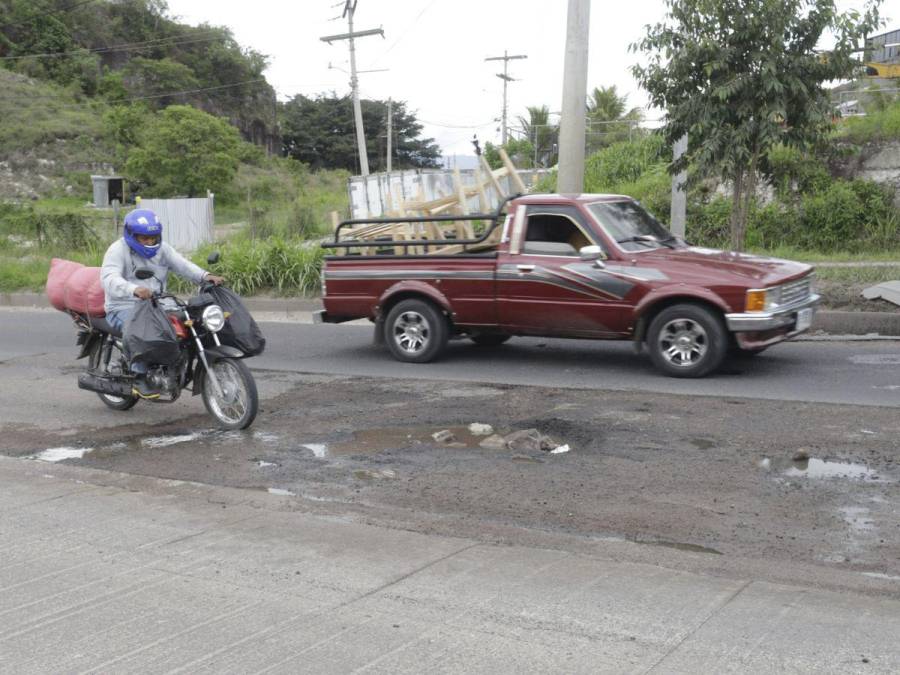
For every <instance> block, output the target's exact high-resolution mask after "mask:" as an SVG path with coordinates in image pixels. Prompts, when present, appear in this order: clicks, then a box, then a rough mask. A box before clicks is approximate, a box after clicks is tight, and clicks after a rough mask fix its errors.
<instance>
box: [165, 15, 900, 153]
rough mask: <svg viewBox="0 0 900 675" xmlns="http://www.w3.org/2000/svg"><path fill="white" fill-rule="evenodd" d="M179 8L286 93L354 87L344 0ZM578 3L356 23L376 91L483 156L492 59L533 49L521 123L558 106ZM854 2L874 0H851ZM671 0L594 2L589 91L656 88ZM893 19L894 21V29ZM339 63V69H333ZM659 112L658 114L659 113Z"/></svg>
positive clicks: (443, 142) (438, 135)
mask: <svg viewBox="0 0 900 675" xmlns="http://www.w3.org/2000/svg"><path fill="white" fill-rule="evenodd" d="M168 2H169V10H170V14H171V15H173V16H174V17H177V18H180V19H181V20H182V21H185V22H187V23H189V24H198V23H203V22H206V23H211V24H214V25H225V26H228V27H229V28H231V30H232V31H233V32H234V35H235V37H236V39H237V40H238V42H239V43H240V44H242V45H243V46H246V47H252V48H253V49H256V50H257V51H260V52H262V53H264V54H266V55H268V57H269V62H270V65H269V69H268V70H267V71H266V77H267V79H268V80H269V82H270V83H271V84H272V85H273V86H274V87H275V88H276V90H277V91H278V95H279V98H280V99H281V100H284V99H286V98H288V97H290V96H292V95H294V94H305V95H314V94H318V93H322V92H331V91H335V92H337V93H338V94H339V95H343V94H346V93H348V92H349V91H350V85H349V80H350V77H349V75H348V74H346V73H345V72H342V70H339V69H343V70H345V71H349V69H350V66H349V54H348V48H347V42H346V41H344V42H338V43H334V45H333V46H329V45H327V44H325V43H323V42H321V41H320V40H319V38H320V37H321V36H323V35H334V34H337V33H345V32H346V31H347V23H346V21H344V20H341V19H340V18H338V19H337V20H332V19H334V18H335V17H339V16H340V14H341V11H342V9H343V2H338V0H295V1H294V2H290V3H288V2H284V1H283V0H281V1H278V0H253V1H252V2H221V0H168ZM567 4H568V3H567V2H566V0H480V1H479V0H403V1H400V0H359V1H358V5H357V10H356V17H355V26H354V29H355V30H366V29H370V28H379V27H381V28H384V33H385V39H382V38H381V37H378V36H375V37H366V38H361V39H359V40H357V41H356V45H357V67H358V68H359V69H360V70H370V69H378V68H388V69H389V71H388V72H377V73H362V74H360V76H359V78H360V93H361V95H362V96H363V97H364V98H376V99H387V98H388V97H393V98H394V99H395V100H402V101H406V102H407V103H408V106H409V109H410V110H412V111H414V112H416V114H417V115H418V118H419V120H420V121H421V122H422V123H423V124H424V126H425V131H424V134H425V135H426V136H430V137H433V138H434V139H435V140H436V141H437V142H438V144H439V145H440V146H441V148H442V150H443V152H444V154H445V155H451V154H454V153H459V154H471V153H472V146H471V144H470V143H469V139H471V137H472V134H473V133H477V134H478V137H479V138H480V139H481V140H482V142H484V141H486V140H491V141H497V140H498V139H499V123H498V122H497V121H495V120H496V119H497V118H499V116H500V111H501V107H502V91H503V88H502V85H503V83H502V81H501V80H500V79H499V78H498V77H496V73H499V72H502V67H503V63H502V62H497V61H491V62H487V63H486V62H485V61H484V59H485V58H486V57H489V56H499V55H502V54H503V51H504V50H507V51H508V52H509V54H527V55H528V58H527V59H525V60H518V61H510V62H509V68H510V70H509V72H510V75H511V76H512V77H515V78H516V79H517V80H518V81H517V82H512V83H510V87H509V115H510V125H512V124H513V122H514V121H515V120H516V118H517V116H519V115H525V113H526V111H525V107H526V106H529V105H547V106H549V108H550V110H551V111H558V110H559V109H560V107H561V99H562V70H563V58H564V49H565V34H566V8H567ZM839 4H840V5H841V6H842V8H848V7H851V6H857V7H859V6H861V5H862V4H863V0H840V2H839ZM898 4H900V0H886V2H885V4H884V6H883V13H884V14H888V15H900V11H897V10H898V9H900V8H898ZM664 6H665V4H664V2H663V0H619V1H613V2H593V3H592V7H591V27H590V57H589V70H588V90H589V91H590V89H591V88H593V87H595V86H601V85H602V86H609V85H613V84H614V85H616V87H617V88H618V90H619V92H620V93H621V94H625V95H627V96H628V102H629V105H632V106H643V105H645V104H646V100H647V99H646V95H645V94H644V92H642V91H641V90H640V88H639V87H638V85H637V83H636V82H635V81H634V80H633V78H632V77H631V74H630V71H629V68H630V66H631V65H633V64H634V63H635V62H636V61H637V59H638V56H637V55H636V54H634V53H631V52H629V50H628V46H629V45H630V44H631V43H632V42H634V41H636V40H637V39H639V38H640V37H641V36H642V34H643V32H644V29H643V27H644V26H645V25H646V24H648V23H655V22H657V21H659V20H661V19H662V18H663V14H664ZM890 27H891V26H889V28H890ZM329 63H330V64H331V65H332V66H333V68H331V69H329ZM655 115H656V113H655V112H653V111H650V113H649V115H648V116H649V117H651V118H652V117H654V116H655Z"/></svg>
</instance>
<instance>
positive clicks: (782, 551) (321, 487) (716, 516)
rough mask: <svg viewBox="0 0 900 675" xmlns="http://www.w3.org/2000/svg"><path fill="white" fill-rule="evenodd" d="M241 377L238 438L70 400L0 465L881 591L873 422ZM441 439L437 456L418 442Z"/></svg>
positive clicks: (886, 498) (890, 434)
mask: <svg viewBox="0 0 900 675" xmlns="http://www.w3.org/2000/svg"><path fill="white" fill-rule="evenodd" d="M257 376H258V379H259V381H260V387H261V391H262V392H263V405H262V411H261V413H260V416H259V418H258V419H257V421H256V423H255V424H254V426H253V427H252V428H251V429H250V430H248V431H244V432H223V431H219V430H216V429H214V428H211V427H210V421H209V418H208V417H206V416H205V415H203V414H202V408H198V407H197V405H196V403H197V402H196V401H193V402H190V403H189V405H187V406H180V405H179V404H176V405H174V406H168V407H164V406H150V405H148V404H141V405H139V406H137V407H136V408H135V409H134V410H132V411H130V412H127V413H116V412H113V411H106V410H105V409H104V408H103V407H102V405H101V404H100V402H99V401H98V400H97V399H96V398H94V397H93V396H92V395H90V394H86V393H80V396H77V397H72V398H71V399H66V400H65V402H64V405H65V406H70V407H71V411H70V412H71V414H72V418H73V419H78V414H77V412H78V410H79V409H81V408H83V409H84V410H85V411H86V413H85V416H86V417H87V418H88V419H90V420H91V423H90V424H85V425H83V426H82V425H78V424H77V423H76V425H75V426H74V427H69V428H59V429H57V430H53V429H52V428H51V429H50V430H46V429H44V428H43V425H40V424H30V423H23V422H22V421H20V420H11V419H8V418H7V419H3V421H2V433H3V438H4V441H3V450H2V452H3V453H4V454H7V455H9V456H12V457H19V458H23V459H30V460H31V461H34V462H46V463H48V464H50V463H63V464H66V465H75V466H82V467H88V468H92V469H102V470H106V471H110V472H116V473H121V474H131V475H138V476H151V477H160V478H165V479H170V480H175V481H183V482H186V483H196V484H208V485H221V486H228V487H234V488H240V489H244V490H247V491H248V494H262V493H267V494H269V495H273V496H276V497H278V498H281V499H283V500H284V504H283V508H284V509H286V510H298V511H304V512H307V511H308V512H312V513H317V514H322V515H327V516H339V517H341V518H350V519H352V520H359V521H362V522H366V523H374V524H378V525H383V526H387V527H390V528H396V529H401V530H410V531H417V532H423V533H440V534H446V535H452V536H465V537H470V538H473V539H476V540H479V541H486V542H502V543H518V544H538V545H544V546H551V547H563V548H567V549H571V550H574V549H578V548H579V547H580V546H582V545H590V543H592V542H596V541H611V542H617V541H619V542H625V543H627V542H632V543H637V544H640V545H641V546H640V547H638V548H639V549H640V550H641V551H643V552H642V553H640V552H639V553H636V554H635V555H638V556H639V557H641V556H643V557H645V558H647V559H650V560H653V559H656V558H659V557H660V556H662V555H664V553H663V552H664V551H681V552H691V553H699V554H705V555H703V556H701V558H702V560H703V561H704V562H702V563H698V562H697V560H696V559H692V562H691V563H690V565H691V566H694V567H696V566H697V565H698V564H700V565H701V566H703V567H704V569H706V570H708V571H710V570H711V571H714V572H716V571H718V572H721V573H726V572H728V573H737V572H740V571H746V570H750V569H752V570H753V573H754V574H760V575H763V577H764V578H768V579H771V580H773V581H790V582H791V583H796V582H797V581H798V580H803V581H804V582H805V583H811V582H814V583H817V584H818V583H822V584H824V585H825V586H829V587H846V586H847V585H850V586H854V584H857V583H858V584H859V585H860V586H861V587H868V586H870V585H871V584H872V583H875V581H876V580H880V581H881V582H882V583H881V586H883V587H886V588H888V589H890V588H891V582H890V580H891V579H893V578H896V577H900V489H898V487H900V486H898V485H897V483H898V480H900V452H898V448H897V439H898V438H900V419H898V418H897V415H896V411H895V410H892V409H890V408H878V407H873V406H865V407H855V406H841V405H823V404H811V403H799V402H777V401H761V400H751V399H739V398H730V397H729V398H711V397H709V398H708V397H676V396H668V395H660V394H648V393H640V394H639V393H627V392H603V391H586V390H566V389H554V388H539V387H515V386H507V385H504V386H492V385H482V384H463V383H441V382H435V383H430V382H423V381H404V382H402V383H400V382H398V381H397V380H386V379H378V378H359V377H354V378H350V377H327V376H312V375H300V374H287V373H271V372H258V373H257ZM161 410H162V411H163V412H161ZM148 416H151V418H150V419H148ZM160 416H161V417H160ZM97 419H102V421H103V423H102V424H97V423H96V421H95V420H97ZM471 423H480V424H487V425H490V426H491V427H493V430H495V431H496V432H497V433H499V434H507V433H510V432H513V431H516V430H523V429H537V430H538V431H539V432H540V433H541V434H546V435H547V436H550V437H552V438H553V439H555V440H556V442H557V443H559V444H565V445H567V446H568V447H569V451H568V452H565V453H559V454H554V453H552V452H549V451H544V450H533V451H522V450H520V449H517V450H512V449H510V448H486V447H483V446H482V442H483V441H484V439H485V436H484V435H480V434H479V435H476V434H474V433H472V432H471V431H470V429H469V426H468V425H469V424H471ZM445 430H446V431H449V432H451V434H452V440H450V441H444V442H441V441H438V440H435V438H434V434H436V433H437V432H441V431H445ZM795 456H798V457H804V458H805V459H801V460H800V461H794V459H793V458H794V457H795ZM835 575H837V576H835ZM838 578H839V580H838ZM894 587H895V588H894V590H893V591H890V590H889V591H888V592H889V593H892V594H896V595H900V592H898V591H897V590H896V585H895V584H894Z"/></svg>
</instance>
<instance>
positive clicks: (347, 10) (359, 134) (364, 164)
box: [319, 0, 384, 176]
mask: <svg viewBox="0 0 900 675" xmlns="http://www.w3.org/2000/svg"><path fill="white" fill-rule="evenodd" d="M357 2H358V0H347V1H346V4H345V5H344V13H343V15H342V17H346V19H347V27H348V32H346V33H341V34H340V35H326V36H325V37H322V38H319V39H320V40H321V41H322V42H327V43H328V44H331V43H332V42H336V41H338V40H349V41H350V88H351V90H352V91H353V116H354V119H355V121H356V144H357V146H359V170H360V173H361V174H362V175H363V176H368V175H369V156H368V154H367V153H366V134H365V130H364V129H363V119H362V107H361V106H360V104H359V79H358V78H357V77H356V45H355V44H354V42H353V39H354V38H359V37H368V36H369V35H380V36H381V37H384V30H383V29H381V28H375V29H372V30H361V31H359V32H356V33H354V32H353V14H354V13H355V12H356V3H357Z"/></svg>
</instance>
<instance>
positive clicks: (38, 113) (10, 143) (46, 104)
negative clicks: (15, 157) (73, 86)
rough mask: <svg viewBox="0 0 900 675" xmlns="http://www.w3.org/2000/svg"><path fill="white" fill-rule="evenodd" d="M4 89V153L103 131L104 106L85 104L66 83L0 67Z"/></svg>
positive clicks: (0, 135) (0, 107) (0, 133)
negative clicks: (68, 89) (52, 81)
mask: <svg viewBox="0 0 900 675" xmlns="http://www.w3.org/2000/svg"><path fill="white" fill-rule="evenodd" d="M0 90H2V91H3V96H0V120H3V123H2V124H0V155H9V154H11V153H13V152H15V151H28V150H30V149H32V148H34V147H36V146H40V145H43V144H45V143H53V142H57V141H59V140H60V139H62V140H65V141H79V140H81V139H85V138H99V137H101V136H102V134H103V128H102V121H101V116H102V110H101V109H100V108H96V107H95V106H88V105H82V104H83V103H84V101H83V100H81V101H79V100H77V99H76V98H75V97H74V96H73V95H72V93H71V92H69V91H67V90H66V89H64V88H63V87H59V86H56V85H52V84H48V83H46V82H38V81H36V80H30V79H28V78H26V77H24V76H22V75H17V74H15V73H11V72H9V71H8V70H5V69H3V68H0Z"/></svg>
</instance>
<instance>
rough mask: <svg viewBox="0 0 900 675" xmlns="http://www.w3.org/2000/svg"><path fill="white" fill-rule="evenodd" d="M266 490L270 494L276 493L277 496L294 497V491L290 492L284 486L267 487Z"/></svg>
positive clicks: (295, 494)
mask: <svg viewBox="0 0 900 675" xmlns="http://www.w3.org/2000/svg"><path fill="white" fill-rule="evenodd" d="M267 492H268V493H269V494H270V495H277V496H279V497H296V496H297V493H296V492H291V491H290V490H285V489H284V488H269V489H268V490H267Z"/></svg>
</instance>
